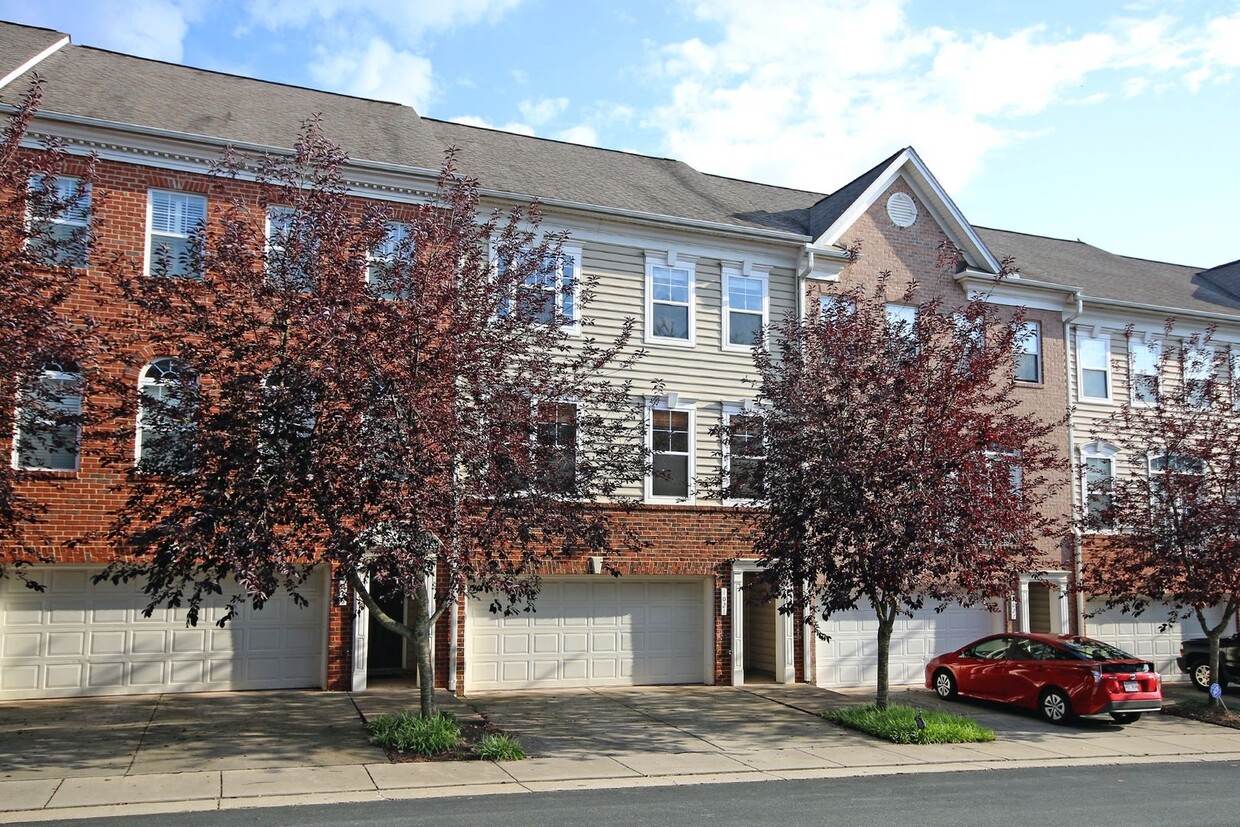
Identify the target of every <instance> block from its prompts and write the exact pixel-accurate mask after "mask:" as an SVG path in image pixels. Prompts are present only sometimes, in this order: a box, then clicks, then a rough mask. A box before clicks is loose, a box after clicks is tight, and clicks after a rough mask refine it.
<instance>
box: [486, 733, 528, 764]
mask: <svg viewBox="0 0 1240 827" xmlns="http://www.w3.org/2000/svg"><path fill="white" fill-rule="evenodd" d="M478 757H479V758H481V759H482V760H484V761H520V760H521V759H523V758H525V749H524V747H522V746H521V742H520V741H518V740H517V739H516V738H513V737H512V736H511V735H507V734H505V733H502V732H496V733H491V734H489V735H484V736H483V738H482V742H481V743H480V744H478Z"/></svg>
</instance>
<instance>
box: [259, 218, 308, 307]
mask: <svg viewBox="0 0 1240 827" xmlns="http://www.w3.org/2000/svg"><path fill="white" fill-rule="evenodd" d="M300 212H301V211H300V210H298V209H297V208H296V207H286V206H284V205H283V204H269V205H268V206H267V210H266V213H265V216H264V220H265V225H264V227H265V230H264V234H263V240H264V247H263V252H264V257H265V260H264V262H263V278H265V279H266V280H267V283H268V284H270V285H272V286H274V287H278V288H280V289H282V290H291V289H297V290H300V291H301V292H305V293H309V292H313V291H314V289H315V286H316V285H315V283H314V274H313V273H303V274H302V277H303V278H304V279H305V283H304V284H302V285H300V286H299V287H295V286H294V285H291V284H276V283H275V282H274V281H273V280H272V276H271V266H270V256H271V254H272V253H273V252H279V253H281V254H283V253H284V245H283V244H274V243H273V236H272V216H274V215H276V214H280V215H287V216H290V217H292V216H296V215H297V214H298V213H300Z"/></svg>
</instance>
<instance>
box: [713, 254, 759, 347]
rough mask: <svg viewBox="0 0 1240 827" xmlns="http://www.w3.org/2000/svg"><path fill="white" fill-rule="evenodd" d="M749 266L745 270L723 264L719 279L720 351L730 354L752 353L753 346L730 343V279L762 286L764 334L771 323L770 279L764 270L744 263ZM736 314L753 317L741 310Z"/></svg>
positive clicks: (750, 312)
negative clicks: (721, 313)
mask: <svg viewBox="0 0 1240 827" xmlns="http://www.w3.org/2000/svg"><path fill="white" fill-rule="evenodd" d="M745 264H746V265H749V266H748V267H747V268H742V267H738V266H737V265H736V264H735V263H734V262H723V268H722V270H723V272H722V278H721V279H720V287H721V289H722V292H723V303H722V304H723V319H722V322H723V323H722V324H721V325H720V326H719V327H720V331H721V333H722V336H721V338H720V342H719V348H720V350H723V351H725V352H730V353H750V352H752V351H753V345H752V344H749V345H741V344H736V343H734V342H733V341H732V291H731V289H730V285H729V281H730V280H731V279H734V278H736V279H750V280H752V281H757V282H759V283H760V284H761V286H762V310H761V316H762V321H761V327H762V330H763V331H764V332H765V330H766V328H767V326H768V325H769V324H770V322H771V277H770V273H769V272H768V271H767V269H766V268H764V267H763V268H759V267H755V266H753V265H751V264H750V263H749V262H745ZM736 312H738V313H748V314H750V315H754V311H752V310H749V309H746V308H741V309H739V310H737V311H736Z"/></svg>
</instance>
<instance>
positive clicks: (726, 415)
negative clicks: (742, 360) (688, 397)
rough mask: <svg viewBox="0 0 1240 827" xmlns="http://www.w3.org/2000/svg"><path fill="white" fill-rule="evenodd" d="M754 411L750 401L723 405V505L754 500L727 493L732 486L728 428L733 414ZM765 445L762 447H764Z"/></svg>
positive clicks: (764, 455) (743, 414)
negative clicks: (730, 495) (731, 495)
mask: <svg viewBox="0 0 1240 827" xmlns="http://www.w3.org/2000/svg"><path fill="white" fill-rule="evenodd" d="M754 413H755V410H754V407H753V404H752V403H749V404H745V403H742V404H739V405H737V404H731V403H726V404H724V406H723V450H722V454H723V491H724V497H723V503H724V504H725V505H746V504H749V503H752V502H754V500H753V498H751V497H729V496H727V493H728V492H729V491H730V490H731V488H732V438H731V434H730V432H729V428H730V427H731V424H732V417H734V416H753V415H754ZM765 447H766V446H765V445H763V448H764V449H765ZM762 460H763V462H765V461H766V453H765V451H764V452H763V454H762Z"/></svg>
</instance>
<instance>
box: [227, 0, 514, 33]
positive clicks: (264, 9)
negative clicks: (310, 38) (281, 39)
mask: <svg viewBox="0 0 1240 827" xmlns="http://www.w3.org/2000/svg"><path fill="white" fill-rule="evenodd" d="M520 2H521V0H451V2H444V1H443V0H402V2H392V1H391V0H250V2H249V3H247V4H246V7H247V11H248V12H249V14H250V17H251V18H252V19H253V20H254V21H255V22H256V23H258V24H259V25H262V26H264V27H266V28H268V29H271V30H273V31H274V30H277V29H283V28H305V27H307V26H311V25H314V24H333V25H341V24H344V25H347V22H348V21H356V20H369V21H373V23H374V24H376V25H377V26H378V28H379V30H381V31H385V32H391V33H394V34H397V35H399V36H400V37H401V38H405V39H409V40H418V39H420V38H421V37H422V36H423V35H425V34H426V33H427V32H436V31H448V30H450V29H453V28H455V27H457V26H469V25H472V24H474V23H480V22H489V23H494V22H495V21H497V20H498V19H499V18H500V17H502V16H503V15H504V14H505V13H506V12H508V11H510V10H511V9H514V8H516V7H517V6H518V5H519V4H520Z"/></svg>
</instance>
